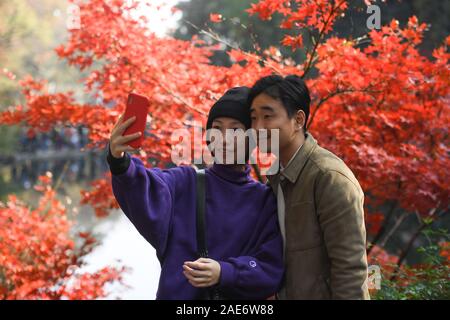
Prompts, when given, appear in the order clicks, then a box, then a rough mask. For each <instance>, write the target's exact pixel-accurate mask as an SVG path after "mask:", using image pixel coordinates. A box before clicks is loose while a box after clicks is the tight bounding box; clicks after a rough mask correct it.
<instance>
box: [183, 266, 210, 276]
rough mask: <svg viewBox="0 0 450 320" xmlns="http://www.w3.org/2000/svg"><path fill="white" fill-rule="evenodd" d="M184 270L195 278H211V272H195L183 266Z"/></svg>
mask: <svg viewBox="0 0 450 320" xmlns="http://www.w3.org/2000/svg"><path fill="white" fill-rule="evenodd" d="M183 269H184V271H185V272H187V273H188V274H190V275H192V276H193V277H195V278H207V277H211V272H210V271H203V270H195V269H192V268H190V267H188V266H186V265H183Z"/></svg>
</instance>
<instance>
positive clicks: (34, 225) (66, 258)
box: [0, 173, 124, 299]
mask: <svg viewBox="0 0 450 320" xmlns="http://www.w3.org/2000/svg"><path fill="white" fill-rule="evenodd" d="M39 181H40V182H39V184H38V185H36V186H35V189H36V190H37V191H39V192H40V193H41V198H40V200H39V203H38V205H37V207H36V208H35V209H30V208H29V207H28V206H27V205H26V204H24V203H22V202H21V201H20V200H19V199H17V197H16V196H14V195H10V196H9V198H8V201H7V202H6V203H1V202H0V225H1V226H2V227H1V229H0V239H1V245H0V299H95V298H101V297H104V296H106V294H107V292H106V291H105V288H104V286H105V284H106V283H110V282H113V281H117V280H119V281H120V280H121V273H122V272H123V271H124V269H123V268H112V267H105V268H103V269H101V270H98V271H97V272H93V273H89V272H80V268H81V267H82V266H83V257H84V256H85V255H86V254H88V253H89V252H91V251H92V249H93V248H94V247H95V245H96V240H95V239H94V237H93V236H92V235H91V234H90V233H86V232H79V233H78V234H76V235H75V234H74V235H72V231H73V230H72V227H73V221H72V220H71V219H70V218H69V217H68V213H67V210H66V208H65V207H64V205H63V204H62V203H61V202H60V201H59V200H58V199H57V198H56V192H55V190H54V189H53V188H52V179H51V174H50V173H48V174H47V175H45V176H41V177H39Z"/></svg>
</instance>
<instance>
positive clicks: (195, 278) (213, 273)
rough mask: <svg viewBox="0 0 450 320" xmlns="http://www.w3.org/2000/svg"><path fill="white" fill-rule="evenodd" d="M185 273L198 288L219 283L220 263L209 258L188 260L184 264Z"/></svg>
mask: <svg viewBox="0 0 450 320" xmlns="http://www.w3.org/2000/svg"><path fill="white" fill-rule="evenodd" d="M183 274H184V276H185V277H186V278H187V279H188V280H189V283H190V284H191V285H193V286H194V287H196V288H205V287H211V286H213V285H215V284H217V283H219V280H220V264H219V263H218V262H217V261H215V260H213V259H208V258H200V259H197V260H196V261H186V262H185V263H184V265H183Z"/></svg>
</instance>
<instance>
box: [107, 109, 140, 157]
mask: <svg viewBox="0 0 450 320" xmlns="http://www.w3.org/2000/svg"><path fill="white" fill-rule="evenodd" d="M134 121H136V117H135V116H133V117H131V118H129V119H128V120H126V121H123V115H122V116H120V117H119V120H118V121H117V123H116V124H115V126H114V128H113V130H112V131H111V137H110V139H109V148H110V150H111V155H112V156H113V157H114V158H122V157H123V156H124V153H125V152H127V151H128V152H132V153H134V152H137V151H138V150H139V149H135V148H133V147H131V146H129V145H128V144H127V143H128V142H129V141H132V140H134V139H137V138H139V137H140V136H141V134H142V133H141V132H135V133H132V134H128V135H123V134H124V132H125V130H126V129H127V128H128V127H129V126H130V125H131V124H132V123H133V122H134Z"/></svg>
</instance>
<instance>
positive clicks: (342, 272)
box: [249, 75, 369, 299]
mask: <svg viewBox="0 0 450 320" xmlns="http://www.w3.org/2000/svg"><path fill="white" fill-rule="evenodd" d="M249 104H250V106H251V107H250V112H251V119H252V128H253V129H256V130H259V129H278V130H279V163H280V168H279V171H278V173H276V174H274V175H270V176H268V179H269V182H270V185H271V186H272V188H273V190H274V192H275V193H276V195H277V199H278V214H279V222H280V229H281V232H282V235H283V240H284V248H285V250H284V254H285V263H286V277H285V284H284V287H283V288H282V289H281V291H280V292H279V295H278V297H279V298H280V299H368V298H369V294H368V289H367V258H366V231H365V226H364V210H363V202H364V194H363V191H362V189H361V187H360V185H359V183H358V181H357V180H356V178H355V176H354V175H353V173H352V172H351V171H350V169H349V168H348V167H347V166H346V165H345V163H344V162H343V161H342V160H341V159H339V158H338V157H337V156H336V155H334V154H333V153H331V152H330V151H328V150H326V149H324V148H322V147H320V146H319V145H318V144H317V142H316V140H315V139H314V138H313V136H312V135H311V134H310V133H309V132H307V131H306V128H305V125H306V123H307V120H308V115H309V104H310V96H309V92H308V88H307V87H306V85H305V83H304V82H303V80H302V79H301V78H300V77H298V76H295V75H290V76H287V77H285V78H283V77H281V76H276V75H272V76H267V77H264V78H261V79H260V80H258V81H257V82H256V83H255V84H254V86H253V87H252V88H251V91H250V94H249ZM258 141H259V139H258ZM267 145H268V146H269V148H268V149H269V150H268V151H269V152H270V146H271V141H270V130H269V132H268V142H267Z"/></svg>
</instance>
